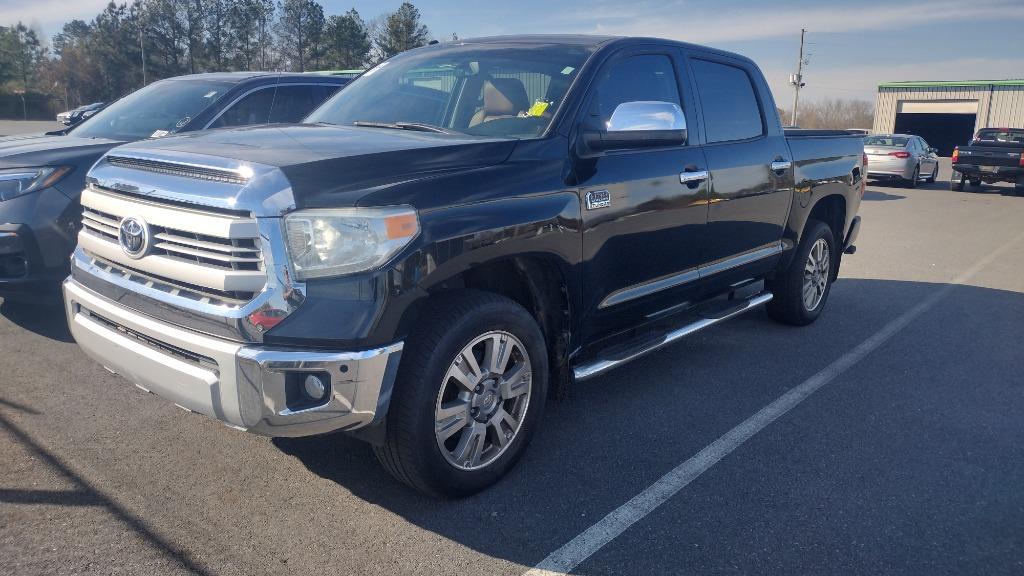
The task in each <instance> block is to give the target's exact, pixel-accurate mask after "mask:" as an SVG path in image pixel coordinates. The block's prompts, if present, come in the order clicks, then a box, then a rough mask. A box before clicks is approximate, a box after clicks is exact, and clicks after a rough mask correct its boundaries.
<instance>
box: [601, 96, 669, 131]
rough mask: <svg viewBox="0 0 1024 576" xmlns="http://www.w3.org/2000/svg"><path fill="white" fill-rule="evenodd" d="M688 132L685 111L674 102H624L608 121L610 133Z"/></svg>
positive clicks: (617, 107)
mask: <svg viewBox="0 0 1024 576" xmlns="http://www.w3.org/2000/svg"><path fill="white" fill-rule="evenodd" d="M641 130H686V116H685V115H683V109H682V108H680V107H679V105H678V104H676V103H674V102H658V101H639V102H623V103H622V104H619V105H618V106H616V107H615V111H614V112H612V117H611V118H609V119H608V131H609V132H635V131H641Z"/></svg>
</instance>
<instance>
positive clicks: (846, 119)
mask: <svg viewBox="0 0 1024 576" xmlns="http://www.w3.org/2000/svg"><path fill="white" fill-rule="evenodd" d="M779 112H780V114H779V117H780V118H781V119H782V123H783V124H789V118H790V114H791V113H790V112H789V111H783V110H780V111H779ZM874 115H875V112H874V106H873V105H872V104H871V102H868V101H867V100H856V99H850V100H847V99H842V98H836V99H832V98H825V99H821V100H812V101H809V102H805V103H801V105H800V127H801V128H813V129H821V130H842V129H844V128H870V127H871V125H872V124H873V123H874Z"/></svg>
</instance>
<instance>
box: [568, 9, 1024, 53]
mask: <svg viewBox="0 0 1024 576" xmlns="http://www.w3.org/2000/svg"><path fill="white" fill-rule="evenodd" d="M719 4H721V3H719ZM1014 18H1024V2H1021V1H1020V0H974V1H972V2H964V0H932V1H921V0H911V1H907V2H902V3H893V2H885V3H879V2H873V3H866V2H858V3H855V4H846V3H844V5H842V6H816V7H809V8H808V7H797V6H780V5H778V3H770V2H766V3H763V4H760V5H759V6H757V7H746V8H735V7H733V8H725V9H723V8H721V7H719V6H707V5H696V4H693V3H691V2H684V1H676V2H669V3H657V4H652V3H650V2H637V3H634V4H632V5H630V6H629V7H628V8H625V7H623V6H621V5H604V6H596V7H594V8H593V9H587V10H586V11H585V12H582V11H581V12H578V13H574V14H572V19H574V20H575V21H576V22H577V26H576V27H577V29H580V30H583V31H587V32H592V33H597V34H613V35H623V36H656V37H660V38H672V39H678V40H686V41H688V42H698V43H700V42H709V41H713V42H732V41H742V40H759V39H765V38H777V37H782V36H792V35H793V30H794V29H797V28H807V29H808V30H812V31H813V32H815V33H849V32H869V31H870V32H877V31H881V30H894V29H899V28H903V27H906V26H909V25H921V24H926V23H930V22H945V21H965V20H1004V21H1005V20H1008V19H1014ZM564 23H566V24H568V23H569V19H568V18H566V20H565V21H564Z"/></svg>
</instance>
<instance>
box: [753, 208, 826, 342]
mask: <svg viewBox="0 0 1024 576" xmlns="http://www.w3.org/2000/svg"><path fill="white" fill-rule="evenodd" d="M836 256H837V252H836V243H835V237H834V236H833V234H832V229H831V228H829V227H828V225H827V224H825V223H824V222H820V221H818V220H808V221H807V228H806V230H804V236H803V238H802V239H801V240H800V245H799V246H797V249H796V254H794V255H793V260H792V261H791V262H790V264H789V267H788V268H786V269H785V270H780V271H779V272H778V275H777V276H776V277H775V278H774V279H773V280H771V281H770V282H768V286H767V287H768V290H770V291H771V293H772V295H773V296H774V297H773V298H772V300H771V301H770V302H768V315H769V316H771V317H772V319H774V320H776V321H777V322H781V323H783V324H790V325H793V326H806V325H808V324H810V323H811V322H814V321H815V320H817V319H818V316H820V315H821V311H822V310H823V309H824V308H825V302H826V301H827V300H828V295H829V292H831V290H832V280H833V277H834V274H833V270H834V267H835V263H836V260H838V258H837V257H836Z"/></svg>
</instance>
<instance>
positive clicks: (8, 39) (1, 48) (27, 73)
mask: <svg viewBox="0 0 1024 576" xmlns="http://www.w3.org/2000/svg"><path fill="white" fill-rule="evenodd" d="M45 56H46V49H45V48H43V47H42V45H41V44H40V43H39V37H38V36H36V33H35V31H34V30H32V29H30V28H29V27H28V26H25V25H24V24H22V23H21V22H18V23H17V24H16V25H14V26H11V27H9V28H4V29H2V30H0V64H2V66H0V81H14V82H17V83H18V85H19V87H20V88H21V90H25V91H27V90H28V89H29V88H30V87H31V86H32V85H33V83H34V80H35V76H36V72H37V71H38V70H39V65H40V64H41V63H42V62H43V58H44V57H45Z"/></svg>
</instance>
